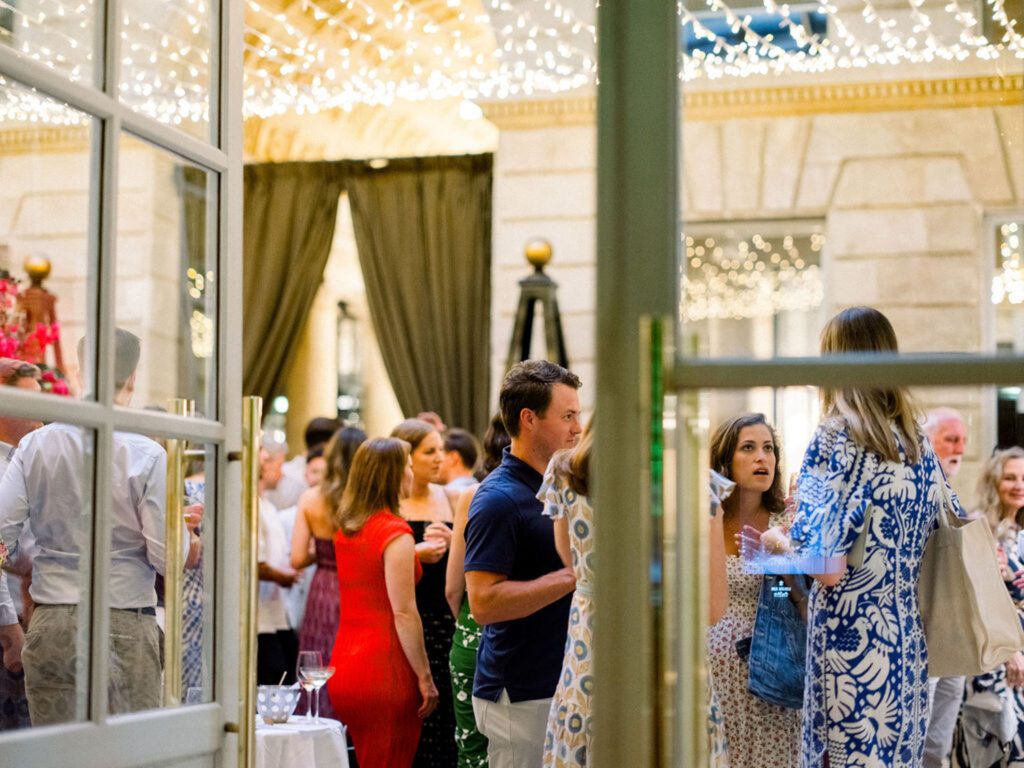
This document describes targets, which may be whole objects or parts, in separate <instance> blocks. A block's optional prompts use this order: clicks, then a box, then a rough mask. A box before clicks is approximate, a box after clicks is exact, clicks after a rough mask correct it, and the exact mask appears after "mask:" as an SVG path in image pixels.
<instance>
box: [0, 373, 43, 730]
mask: <svg viewBox="0 0 1024 768" xmlns="http://www.w3.org/2000/svg"><path fill="white" fill-rule="evenodd" d="M0 384H3V385H4V386H8V387H16V388H18V389H27V390H29V391H31V392H38V391H39V390H40V386H39V368H37V367H36V366H34V365H32V363H26V362H25V361H23V360H13V359H11V358H9V357H0ZM41 426H43V423H42V422H41V421H38V420H35V419H20V418H17V417H13V416H0V478H2V477H3V476H4V473H5V472H6V471H7V465H8V464H9V463H10V461H11V457H12V456H13V455H14V449H15V448H16V447H17V445H18V443H19V442H21V438H23V437H24V436H25V435H27V434H28V433H29V432H31V431H33V430H35V429H39V427H41ZM30 538H31V537H30V536H26V535H23V536H22V541H21V547H20V549H21V550H22V555H21V556H20V557H19V558H18V560H17V561H11V562H6V563H4V572H2V573H0V652H2V653H0V731H6V730H13V729H16V728H27V727H28V726H29V724H30V723H29V719H28V703H27V702H26V700H25V680H24V677H23V676H22V668H21V650H22V646H23V644H24V642H25V635H24V633H23V632H22V629H21V623H20V622H19V614H20V613H21V612H22V611H23V610H24V608H25V606H23V605H22V601H21V599H20V598H21V580H20V579H19V578H18V577H17V576H13V575H12V571H15V572H17V571H19V569H20V568H22V567H23V566H24V564H25V563H28V564H29V567H31V564H30V563H29V561H28V559H27V558H26V557H25V556H24V550H25V549H26V546H25V545H26V539H30ZM26 615H27V614H26Z"/></svg>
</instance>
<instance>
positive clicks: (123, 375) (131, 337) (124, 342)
mask: <svg viewBox="0 0 1024 768" xmlns="http://www.w3.org/2000/svg"><path fill="white" fill-rule="evenodd" d="M141 355H142V342H141V341H140V340H139V337H138V336H136V335H135V334H134V333H132V332H131V331H126V330H125V329H124V328H115V329H114V392H120V391H121V390H122V389H124V385H125V384H127V383H128V379H130V378H131V377H132V374H133V373H135V369H136V368H138V367H139V357H140V356H141ZM87 357H90V359H89V360H88V361H87V360H86V358H87ZM78 365H79V368H80V369H81V371H82V378H83V379H84V380H85V381H88V380H89V374H91V373H92V370H93V369H92V360H91V356H89V355H87V354H86V349H85V336H83V337H82V338H80V339H79V340H78Z"/></svg>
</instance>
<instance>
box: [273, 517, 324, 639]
mask: <svg viewBox="0 0 1024 768" xmlns="http://www.w3.org/2000/svg"><path fill="white" fill-rule="evenodd" d="M298 511H299V508H298V507H288V508H287V509H278V510H277V517H278V519H279V520H280V521H281V527H282V528H284V537H285V541H287V542H288V564H289V565H291V546H292V545H291V541H292V539H293V538H294V535H295V515H296V514H297V513H298ZM300 573H301V574H302V575H301V576H300V577H299V580H298V581H296V582H295V583H294V584H292V585H291V586H290V587H289V588H288V589H285V590H284V594H285V603H286V604H287V606H288V624H289V626H292V627H295V628H296V629H298V628H299V627H301V626H302V618H303V617H304V616H305V615H306V598H307V597H309V587H310V585H311V584H312V583H313V574H314V573H316V563H313V564H312V565H308V566H306V567H305V568H303V569H302V570H301V571H300Z"/></svg>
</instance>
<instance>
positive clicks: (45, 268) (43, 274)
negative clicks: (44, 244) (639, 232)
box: [23, 254, 50, 285]
mask: <svg viewBox="0 0 1024 768" xmlns="http://www.w3.org/2000/svg"><path fill="white" fill-rule="evenodd" d="M23 266H24V267H25V274H27V275H28V276H29V279H30V280H31V281H32V284H33V285H39V284H40V283H42V282H43V280H45V279H46V278H47V277H49V276H50V260H49V259H48V258H46V257H45V256H40V255H39V254H33V255H32V256H29V257H28V258H27V259H25V263H24V265H23Z"/></svg>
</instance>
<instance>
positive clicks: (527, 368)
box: [498, 360, 581, 437]
mask: <svg viewBox="0 0 1024 768" xmlns="http://www.w3.org/2000/svg"><path fill="white" fill-rule="evenodd" d="M555 384H565V385H566V386H567V387H572V388H573V389H579V388H580V386H581V382H580V380H579V377H578V376H577V375H576V374H575V373H573V372H572V371H569V370H566V369H565V368H563V367H562V366H560V365H558V364H556V363H552V362H550V361H548V360H524V361H523V362H521V363H516V364H515V365H513V366H512V368H511V369H509V372H508V373H506V374H505V380H504V381H503V382H502V384H501V392H500V394H499V395H498V408H499V410H500V411H501V420H502V421H504V422H505V429H507V430H508V434H509V437H518V436H519V414H520V413H522V411H523V409H524V408H529V409H530V410H531V411H533V412H534V413H536V414H537V415H538V416H543V415H544V411H546V410H547V408H548V406H549V405H551V390H552V388H553V387H554V386H555Z"/></svg>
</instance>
